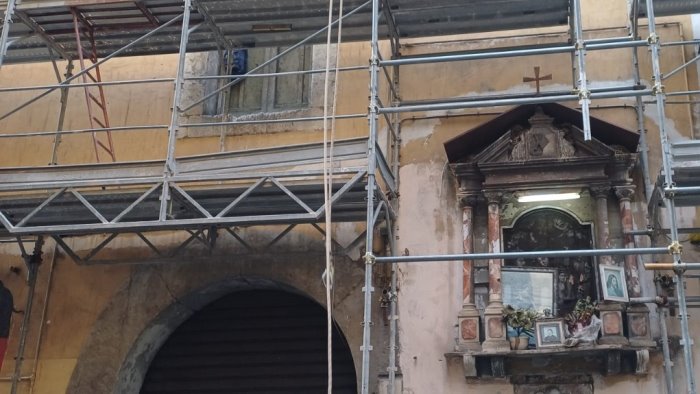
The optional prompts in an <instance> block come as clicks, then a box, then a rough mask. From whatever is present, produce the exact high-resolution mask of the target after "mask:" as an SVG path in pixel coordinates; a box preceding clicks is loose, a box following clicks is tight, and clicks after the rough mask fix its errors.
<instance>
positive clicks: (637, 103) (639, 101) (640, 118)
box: [632, 47, 654, 202]
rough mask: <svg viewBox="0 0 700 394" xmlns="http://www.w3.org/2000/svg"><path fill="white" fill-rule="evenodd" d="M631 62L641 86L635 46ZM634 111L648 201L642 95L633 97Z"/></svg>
mask: <svg viewBox="0 0 700 394" xmlns="http://www.w3.org/2000/svg"><path fill="white" fill-rule="evenodd" d="M632 63H633V64H634V68H633V74H634V83H635V85H637V86H641V85H642V83H641V78H640V75H639V55H638V54H637V48H636V47H634V48H632ZM634 109H635V111H636V112H637V130H638V132H639V159H640V161H641V163H642V179H643V181H644V192H645V196H646V201H647V202H649V199H651V195H652V192H653V191H654V187H653V185H652V183H651V177H650V176H649V145H648V144H647V137H646V136H647V130H646V127H645V124H644V103H643V102H642V97H641V96H637V97H635V106H634Z"/></svg>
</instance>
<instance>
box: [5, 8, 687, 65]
mask: <svg viewBox="0 0 700 394" xmlns="http://www.w3.org/2000/svg"><path fill="white" fill-rule="evenodd" d="M364 2H365V1H364V0H346V1H345V2H344V10H343V12H344V13H345V14H347V13H348V12H350V11H351V10H353V9H355V8H357V7H358V6H360V5H361V4H363V3H364ZM197 3H198V4H199V7H201V8H203V11H204V12H203V13H202V12H199V11H197V10H196V9H195V10H194V11H193V13H192V18H191V23H190V26H196V25H199V24H201V23H202V22H204V19H205V18H204V16H203V14H207V13H208V14H209V15H211V18H212V19H213V21H214V22H215V23H216V25H217V26H218V28H219V29H220V30H221V32H222V33H223V34H224V35H225V37H226V38H225V39H226V40H227V41H228V42H230V43H233V44H234V45H235V46H236V47H269V46H285V45H291V44H294V43H296V42H298V41H300V40H302V39H303V38H305V37H307V36H308V35H309V34H311V33H312V32H315V31H317V30H319V29H321V28H323V27H324V26H325V25H326V23H327V7H328V2H327V1H326V0H294V1H292V0H286V1H281V0H236V1H225V0H199V1H198V2H197ZM388 3H389V4H390V7H391V11H392V14H393V16H394V19H395V20H396V25H397V29H398V31H399V33H400V36H401V37H403V38H417V37H426V36H437V35H446V34H457V33H474V32H484V31H495V30H505V29H518V28H521V29H529V28H535V27H543V26H556V25H565V24H567V20H568V15H569V12H568V10H569V1H568V0H471V1H454V0H434V1H431V2H426V1H423V0H390V1H388ZM71 8H74V9H76V10H78V11H79V12H81V13H82V15H84V16H85V18H86V19H87V20H88V21H89V22H90V24H91V25H92V26H93V27H94V29H95V34H96V38H97V44H98V48H99V54H98V55H99V56H100V57H104V56H106V55H108V54H110V53H112V52H114V51H115V50H116V49H119V48H121V47H123V46H124V45H126V44H128V43H129V42H131V41H133V40H134V39H136V38H138V37H140V36H142V35H143V34H145V33H147V32H149V31H151V30H153V28H154V27H156V26H158V25H162V24H164V23H166V22H168V21H170V20H172V19H173V18H175V17H177V16H178V15H179V14H180V13H182V1H178V0H142V1H120V0H112V1H109V2H105V1H92V2H91V1H78V0H72V1H71V0H68V1H24V2H23V3H22V4H21V5H19V6H18V7H17V10H18V15H17V17H16V18H15V23H14V24H13V26H12V31H11V42H12V44H11V45H10V48H9V53H8V56H7V57H6V59H5V62H7V63H19V62H31V61H41V60H46V59H48V51H47V49H46V44H45V43H44V42H43V40H42V39H41V38H40V37H39V36H38V35H37V34H36V33H34V32H33V31H32V27H31V26H30V25H34V26H33V27H34V28H35V29H39V30H43V31H45V32H46V34H47V35H48V36H49V37H51V39H52V40H54V41H55V43H56V44H57V45H59V46H61V47H63V48H64V49H65V52H66V53H68V54H69V55H70V56H76V44H75V37H74V34H73V25H72V14H71ZM655 8H656V9H657V10H658V13H659V15H673V14H684V13H689V12H700V2H698V1H697V0H657V1H656V2H655ZM643 9H644V7H642V10H643ZM642 15H643V12H642ZM370 17H371V10H370V7H369V6H365V7H364V8H363V9H362V10H360V11H359V12H357V13H356V14H354V15H352V16H350V17H348V18H347V19H346V20H344V22H343V39H344V40H345V41H358V40H368V39H369V26H370ZM380 22H381V30H380V38H384V37H387V34H388V33H387V31H388V30H387V27H386V23H385V21H384V17H383V16H382V20H381V21H380ZM180 26H181V23H180V22H179V21H177V22H175V23H174V24H173V25H172V26H170V27H168V28H165V29H163V31H161V32H159V33H158V34H155V35H154V36H152V37H150V38H149V39H147V40H145V41H144V42H143V43H142V44H140V45H138V46H136V47H134V48H133V49H130V50H128V51H126V52H124V53H123V56H129V55H149V54H162V53H175V52H177V50H178V45H179V32H180ZM324 40H325V35H323V34H322V35H319V36H318V39H317V40H316V41H312V43H313V42H315V43H318V42H322V41H324ZM216 42H217V40H216V37H215V35H214V33H213V32H212V31H211V29H210V28H209V26H207V25H206V24H205V25H202V26H200V27H199V28H198V29H197V30H196V31H194V32H193V33H192V34H191V36H190V43H189V45H188V51H189V52H197V51H209V50H215V49H216V45H217V44H216Z"/></svg>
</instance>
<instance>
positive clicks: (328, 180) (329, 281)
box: [323, 0, 343, 394]
mask: <svg viewBox="0 0 700 394" xmlns="http://www.w3.org/2000/svg"><path fill="white" fill-rule="evenodd" d="M339 7H340V8H339V16H338V39H337V43H336V53H335V57H336V61H335V63H336V64H335V69H334V77H335V78H334V80H333V104H332V110H331V111H332V112H331V130H330V138H329V135H328V92H329V89H330V69H331V57H330V56H331V55H330V53H331V52H330V46H331V36H332V29H331V24H332V23H333V0H329V3H328V33H327V35H326V69H325V80H324V89H323V196H324V204H325V205H324V206H325V227H326V234H325V249H326V250H325V252H326V253H325V255H326V270H325V272H324V283H325V286H326V318H327V321H326V324H327V332H326V334H327V341H328V342H327V354H328V394H332V392H333V273H334V266H333V260H332V255H331V250H332V246H333V245H332V240H333V234H332V231H331V223H332V217H331V215H332V210H331V197H332V192H333V144H334V141H335V126H336V110H335V109H336V104H337V97H338V94H337V93H338V71H339V70H338V59H340V43H341V36H342V34H341V33H342V29H343V0H340V5H339Z"/></svg>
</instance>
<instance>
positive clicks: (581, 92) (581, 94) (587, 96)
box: [571, 0, 591, 141]
mask: <svg viewBox="0 0 700 394" xmlns="http://www.w3.org/2000/svg"><path fill="white" fill-rule="evenodd" d="M571 10H572V14H573V19H574V23H573V25H574V46H575V47H576V59H577V60H578V92H577V94H578V98H579V101H578V103H579V104H580V105H581V112H582V113H583V139H584V140H586V141H590V139H591V112H590V108H589V107H590V105H591V92H590V90H588V79H587V78H588V77H587V76H586V43H585V42H584V41H583V28H582V27H581V23H582V22H581V1H580V0H572V1H571Z"/></svg>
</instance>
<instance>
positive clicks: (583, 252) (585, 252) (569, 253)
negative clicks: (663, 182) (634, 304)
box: [374, 248, 668, 263]
mask: <svg viewBox="0 0 700 394" xmlns="http://www.w3.org/2000/svg"><path fill="white" fill-rule="evenodd" d="M643 254H668V248H636V249H627V248H622V249H579V250H536V251H531V252H501V253H468V254H438V255H423V256H392V257H382V256H379V257H375V258H374V260H375V261H376V262H377V263H416V262H427V261H434V262H437V261H458V260H490V259H517V258H521V257H522V258H534V257H542V258H545V257H579V256H634V255H643Z"/></svg>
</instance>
